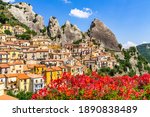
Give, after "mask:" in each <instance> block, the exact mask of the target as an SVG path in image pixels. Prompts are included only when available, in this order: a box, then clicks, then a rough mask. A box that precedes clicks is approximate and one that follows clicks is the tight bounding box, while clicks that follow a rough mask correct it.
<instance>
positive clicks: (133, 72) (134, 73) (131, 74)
mask: <svg viewBox="0 0 150 117" xmlns="http://www.w3.org/2000/svg"><path fill="white" fill-rule="evenodd" d="M134 75H136V71H134V70H133V69H131V70H130V71H129V73H128V76H130V77H133V76H134Z"/></svg>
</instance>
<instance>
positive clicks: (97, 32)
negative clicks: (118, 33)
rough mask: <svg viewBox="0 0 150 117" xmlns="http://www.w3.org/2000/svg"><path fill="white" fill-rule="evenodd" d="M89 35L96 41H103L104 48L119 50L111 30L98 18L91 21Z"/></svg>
mask: <svg viewBox="0 0 150 117" xmlns="http://www.w3.org/2000/svg"><path fill="white" fill-rule="evenodd" d="M89 35H90V36H91V37H93V38H95V39H96V41H97V43H103V44H104V46H105V47H106V48H109V49H114V50H119V47H118V42H117V39H116V37H115V35H114V34H113V32H112V31H111V30H110V29H109V28H107V27H106V26H105V24H103V23H102V22H101V21H99V20H98V19H95V20H94V21H93V22H92V24H91V26H90V29H89Z"/></svg>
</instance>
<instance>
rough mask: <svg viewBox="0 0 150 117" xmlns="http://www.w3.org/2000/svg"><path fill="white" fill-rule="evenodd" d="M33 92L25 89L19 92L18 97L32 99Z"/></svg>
mask: <svg viewBox="0 0 150 117" xmlns="http://www.w3.org/2000/svg"><path fill="white" fill-rule="evenodd" d="M32 94H33V93H32V92H25V91H20V92H18V93H17V95H16V97H17V98H18V99H19V100H30V99H31V97H32Z"/></svg>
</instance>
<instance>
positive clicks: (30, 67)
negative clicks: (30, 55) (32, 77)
mask: <svg viewBox="0 0 150 117" xmlns="http://www.w3.org/2000/svg"><path fill="white" fill-rule="evenodd" d="M34 66H36V64H27V67H28V68H29V69H33V68H34Z"/></svg>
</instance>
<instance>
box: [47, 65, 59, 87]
mask: <svg viewBox="0 0 150 117" xmlns="http://www.w3.org/2000/svg"><path fill="white" fill-rule="evenodd" d="M61 76H62V69H61V68H59V67H52V68H47V69H46V70H45V81H46V85H48V84H49V83H50V82H51V81H52V80H56V79H59V78H61Z"/></svg>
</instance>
